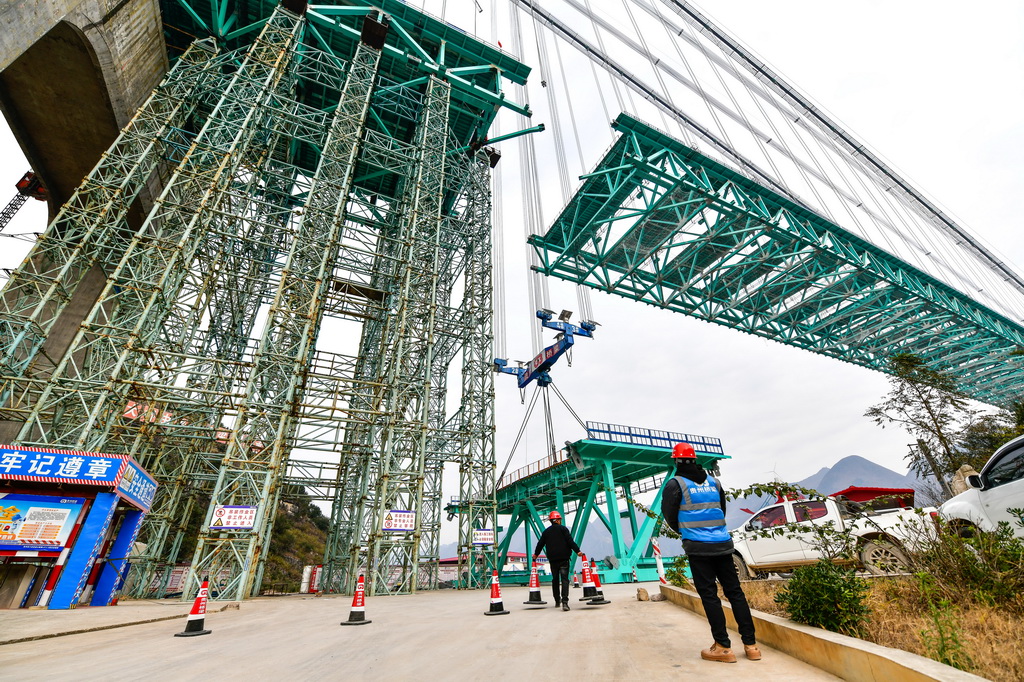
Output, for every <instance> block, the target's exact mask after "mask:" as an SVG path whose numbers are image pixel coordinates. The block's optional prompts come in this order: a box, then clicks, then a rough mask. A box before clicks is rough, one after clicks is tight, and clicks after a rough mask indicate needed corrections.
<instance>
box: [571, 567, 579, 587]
mask: <svg viewBox="0 0 1024 682" xmlns="http://www.w3.org/2000/svg"><path fill="white" fill-rule="evenodd" d="M572 586H573V587H575V588H579V586H580V572H579V571H573V572H572Z"/></svg>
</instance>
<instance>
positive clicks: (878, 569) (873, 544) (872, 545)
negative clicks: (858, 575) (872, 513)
mask: <svg viewBox="0 0 1024 682" xmlns="http://www.w3.org/2000/svg"><path fill="white" fill-rule="evenodd" d="M860 562H861V563H862V564H864V568H865V569H866V570H867V572H868V573H871V574H872V575H890V574H893V573H905V572H906V571H907V569H908V568H909V567H910V561H908V560H907V555H906V554H904V553H903V550H901V549H900V548H899V547H897V546H896V545H894V544H892V543H891V542H887V541H885V540H868V541H867V542H865V543H864V545H863V546H862V547H861V549H860Z"/></svg>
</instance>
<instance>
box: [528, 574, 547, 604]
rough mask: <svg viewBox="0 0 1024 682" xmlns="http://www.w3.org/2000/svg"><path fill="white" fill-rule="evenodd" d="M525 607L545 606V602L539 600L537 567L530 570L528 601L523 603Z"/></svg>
mask: <svg viewBox="0 0 1024 682" xmlns="http://www.w3.org/2000/svg"><path fill="white" fill-rule="evenodd" d="M523 603H524V604H526V605H527V606H546V605H547V602H546V601H542V600H541V598H540V577H539V576H538V575H537V566H536V565H534V566H533V568H532V569H531V570H530V600H529V601H524V602H523Z"/></svg>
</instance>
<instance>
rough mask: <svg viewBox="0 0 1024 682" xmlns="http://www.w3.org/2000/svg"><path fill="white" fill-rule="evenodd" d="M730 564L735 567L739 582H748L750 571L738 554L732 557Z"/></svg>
mask: <svg viewBox="0 0 1024 682" xmlns="http://www.w3.org/2000/svg"><path fill="white" fill-rule="evenodd" d="M732 563H733V564H734V565H735V566H736V573H737V574H739V576H740V580H750V570H749V569H747V562H746V561H744V560H743V557H741V556H740V555H739V554H733V555H732Z"/></svg>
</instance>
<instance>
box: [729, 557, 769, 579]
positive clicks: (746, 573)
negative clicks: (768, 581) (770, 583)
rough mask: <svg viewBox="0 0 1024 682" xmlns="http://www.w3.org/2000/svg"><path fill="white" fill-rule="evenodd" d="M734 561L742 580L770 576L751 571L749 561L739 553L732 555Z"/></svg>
mask: <svg viewBox="0 0 1024 682" xmlns="http://www.w3.org/2000/svg"><path fill="white" fill-rule="evenodd" d="M732 563H733V564H734V565H735V566H736V573H738V574H739V576H740V580H764V579H765V578H767V577H768V575H767V574H765V573H751V571H750V568H749V567H748V566H747V562H746V561H744V560H743V557H741V556H740V555H739V554H733V555H732Z"/></svg>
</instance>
